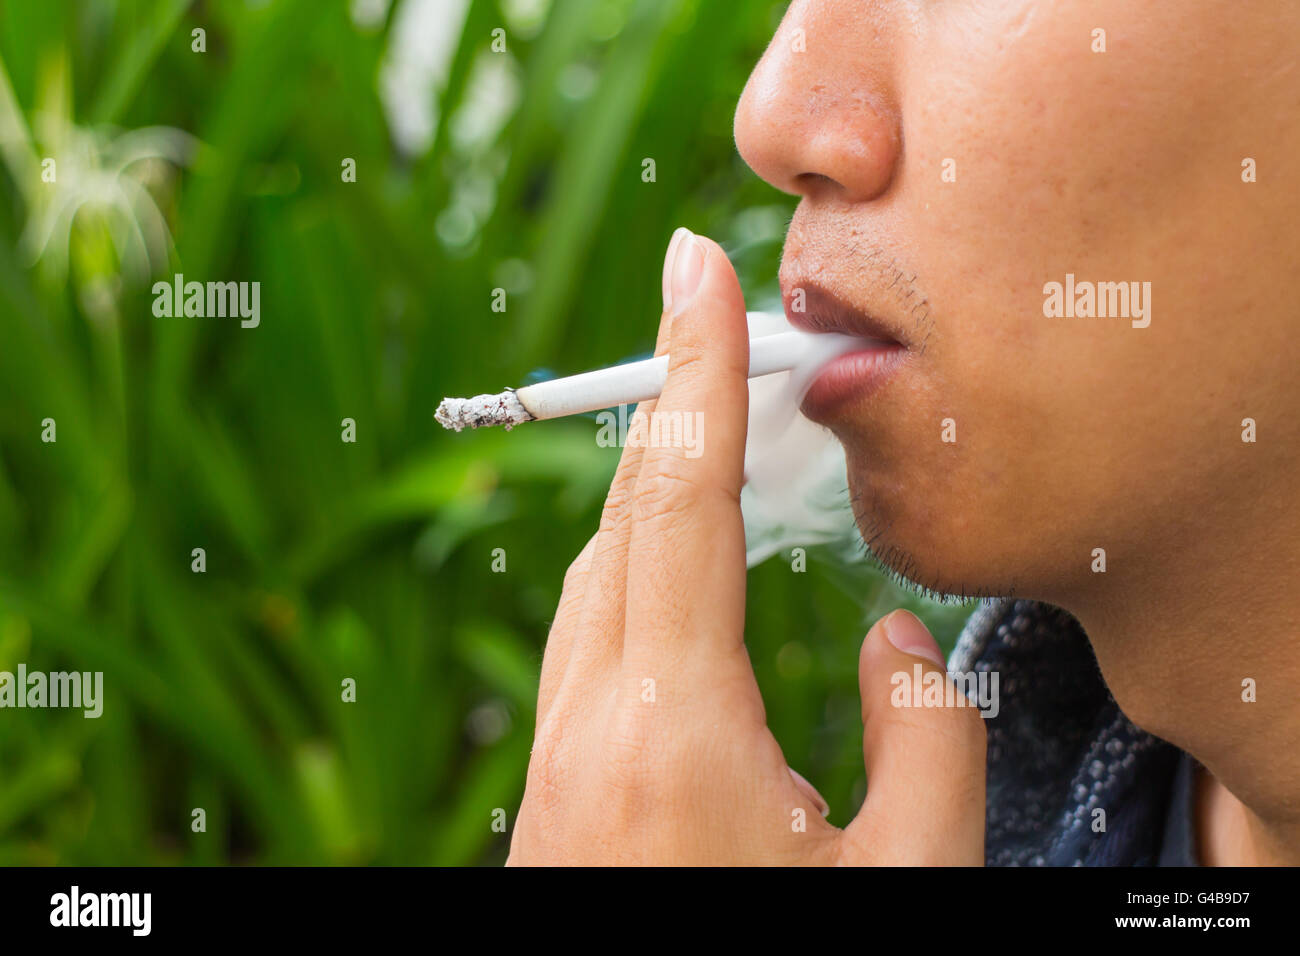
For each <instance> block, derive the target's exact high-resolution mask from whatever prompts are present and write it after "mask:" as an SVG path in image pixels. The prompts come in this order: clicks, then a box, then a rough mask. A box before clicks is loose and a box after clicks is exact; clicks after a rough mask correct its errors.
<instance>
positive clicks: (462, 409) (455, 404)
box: [433, 388, 533, 432]
mask: <svg viewBox="0 0 1300 956" xmlns="http://www.w3.org/2000/svg"><path fill="white" fill-rule="evenodd" d="M433 417H434V418H435V419H437V421H438V424H439V425H441V426H442V427H443V428H449V429H451V430H452V431H454V432H458V431H460V430H461V429H462V428H485V427H487V426H489V425H504V426H505V429H506V431H509V430H510V429H512V428H514V427H515V426H516V425H520V424H523V423H524V422H531V421H532V420H533V416H532V415H530V414H529V412H528V409H526V408H524V405H523V403H522V402H521V401H519V399H518V398H517V397H516V396H515V391H514V389H512V388H508V389H506V390H505V391H504V392H498V393H497V394H496V395H475V396H474V397H473V398H444V399H443V400H442V401H441V402H440V403H439V404H438V410H437V411H436V412H434V414H433Z"/></svg>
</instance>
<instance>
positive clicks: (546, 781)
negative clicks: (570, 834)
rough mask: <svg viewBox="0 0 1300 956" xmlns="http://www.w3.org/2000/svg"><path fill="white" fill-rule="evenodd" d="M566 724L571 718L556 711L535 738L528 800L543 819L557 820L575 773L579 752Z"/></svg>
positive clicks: (528, 783) (542, 723)
mask: <svg viewBox="0 0 1300 956" xmlns="http://www.w3.org/2000/svg"><path fill="white" fill-rule="evenodd" d="M557 710H558V708H557ZM566 725H567V721H565V720H563V719H562V716H561V715H560V714H559V713H557V712H555V711H553V712H552V713H551V714H548V715H547V717H546V719H545V720H543V721H542V722H541V723H540V724H539V725H538V727H537V734H536V737H535V738H534V741H533V752H532V756H531V757H530V759H529V761H528V775H527V782H526V786H525V799H524V802H525V805H526V806H527V807H528V809H529V811H530V812H531V813H532V814H534V815H535V816H536V817H537V818H538V819H539V820H542V821H546V820H551V819H554V818H555V817H556V816H557V815H558V814H559V813H560V812H561V811H562V810H563V808H564V805H565V797H566V795H567V792H568V782H569V780H571V779H572V776H573V768H574V765H575V754H574V752H573V745H572V744H571V743H570V741H569V736H568V734H567V733H566Z"/></svg>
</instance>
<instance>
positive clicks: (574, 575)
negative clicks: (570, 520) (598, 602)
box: [564, 538, 594, 592]
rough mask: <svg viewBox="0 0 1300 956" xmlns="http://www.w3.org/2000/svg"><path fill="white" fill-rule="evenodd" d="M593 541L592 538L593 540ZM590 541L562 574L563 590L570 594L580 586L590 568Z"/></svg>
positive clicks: (591, 545)
mask: <svg viewBox="0 0 1300 956" xmlns="http://www.w3.org/2000/svg"><path fill="white" fill-rule="evenodd" d="M593 541H594V538H593ZM592 547H593V544H592V541H588V542H587V545H586V547H584V548H583V549H582V550H581V551H580V552H579V553H578V556H577V557H576V558H574V559H573V562H572V563H571V564H570V565H569V567H568V568H567V569H566V570H565V572H564V590H565V591H566V592H572V591H574V590H575V589H577V588H579V587H581V586H582V582H583V581H584V580H585V579H586V577H587V569H588V568H589V567H591V550H592Z"/></svg>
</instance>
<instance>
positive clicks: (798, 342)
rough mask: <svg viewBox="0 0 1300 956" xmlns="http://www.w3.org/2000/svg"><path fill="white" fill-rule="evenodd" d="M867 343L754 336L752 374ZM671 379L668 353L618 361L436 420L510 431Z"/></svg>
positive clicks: (655, 391)
mask: <svg viewBox="0 0 1300 956" xmlns="http://www.w3.org/2000/svg"><path fill="white" fill-rule="evenodd" d="M866 344H868V343H867V342H866V340H864V339H857V338H853V337H851V336H847V335H839V334H837V333H833V332H801V331H797V330H793V331H789V332H777V333H775V334H773V335H764V336H761V337H758V338H753V339H750V340H749V377H750V378H758V377H760V376H762V375H772V374H774V373H776V372H789V371H791V370H793V369H796V368H799V367H800V366H802V365H804V364H805V363H807V362H811V361H817V360H819V359H820V362H819V364H821V363H824V362H827V361H829V360H830V359H832V358H834V357H835V356H836V355H842V354H843V353H844V352H846V351H849V350H850V349H852V348H861V347H863V346H864V345H866ZM667 379H668V356H667V355H659V356H656V357H655V358H651V359H645V360H644V361H641V362H630V363H628V364H627V365H615V366H612V367H610V368H603V369H599V370H597V371H595V372H583V373H582V374H581V375H570V376H568V377H567V378H557V379H552V380H551V381H549V382H539V383H537V384H536V385H527V386H525V387H524V388H519V389H514V388H508V389H506V390H505V391H504V392H498V393H497V394H495V395H475V396H474V397H473V398H444V399H443V400H442V402H441V403H440V404H439V405H438V411H437V412H436V413H435V414H434V418H436V419H437V420H438V424H440V425H442V427H443V428H449V429H451V430H452V431H457V432H458V431H460V430H461V429H462V428H484V427H486V426H488V425H504V426H505V428H506V430H507V431H509V430H510V429H511V428H513V427H514V426H516V425H522V424H523V423H524V422H531V421H539V420H542V419H547V418H562V417H563V416H565V415H581V414H583V413H585V412H596V411H600V410H601V409H604V408H613V407H614V406H616V405H632V404H635V403H637V402H644V401H649V400H650V399H652V398H658V397H659V394H660V393H661V392H662V391H663V388H664V382H665V381H667Z"/></svg>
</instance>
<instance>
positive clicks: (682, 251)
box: [671, 232, 704, 315]
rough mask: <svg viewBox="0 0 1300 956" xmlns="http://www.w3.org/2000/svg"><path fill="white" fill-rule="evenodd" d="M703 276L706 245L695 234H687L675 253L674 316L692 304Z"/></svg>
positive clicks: (673, 280) (673, 282) (673, 281)
mask: <svg viewBox="0 0 1300 956" xmlns="http://www.w3.org/2000/svg"><path fill="white" fill-rule="evenodd" d="M703 275H704V245H703V243H701V242H700V241H699V240H698V239H696V238H695V234H694V233H691V232H687V233H686V235H684V236H682V239H681V242H679V243H678V244H677V248H676V249H675V250H674V251H673V279H672V283H671V285H672V299H673V315H676V314H678V313H679V312H681V311H682V309H684V308H686V306H688V305H689V304H690V302H691V299H692V298H694V297H695V290H696V289H698V288H699V287H700V278H701V277H702V276H703Z"/></svg>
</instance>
